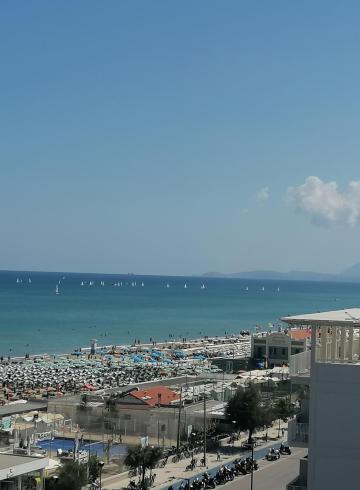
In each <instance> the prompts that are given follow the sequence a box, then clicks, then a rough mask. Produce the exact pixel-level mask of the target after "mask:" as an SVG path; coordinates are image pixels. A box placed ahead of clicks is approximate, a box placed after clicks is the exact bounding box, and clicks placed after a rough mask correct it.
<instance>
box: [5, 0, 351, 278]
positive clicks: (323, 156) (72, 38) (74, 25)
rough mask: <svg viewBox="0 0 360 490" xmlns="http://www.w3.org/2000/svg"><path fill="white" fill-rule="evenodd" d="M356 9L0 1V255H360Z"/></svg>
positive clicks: (245, 265) (179, 260) (178, 269)
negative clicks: (359, 247) (359, 246)
mask: <svg viewBox="0 0 360 490" xmlns="http://www.w3.org/2000/svg"><path fill="white" fill-rule="evenodd" d="M359 10H360V6H359V4H358V3H357V2H351V1H349V2H346V3H345V5H342V4H340V2H335V1H326V2H325V1H323V2H322V1H319V2H310V1H303V2H289V1H278V2H269V1H265V0H264V1H258V2H242V1H238V0H236V1H230V0H226V1H225V2H220V1H214V0H199V1H197V2H193V1H187V0H184V1H181V2H169V1H167V0H166V1H165V0H163V1H161V0H157V1H156V2H148V1H145V0H144V1H136V0H135V1H125V0H124V1H121V2H119V1H108V2H95V1H91V0H86V1H78V2H70V1H62V2H46V1H34V2H26V1H22V2H21V1H20V2H10V1H4V2H2V3H1V6H0V14H1V15H0V60H1V77H0V99H1V100H0V103H1V105H0V107H1V118H0V134H1V136H0V138H1V145H0V148H1V151H0V159H1V160H0V162H1V188H0V205H1V215H0V216H1V240H0V268H2V269H38V270H66V271H71V270H73V271H94V272H97V271H98V272H128V271H133V272H138V273H148V274H156V273H158V274H193V273H202V272H206V271H209V270H218V271H224V272H235V271H241V270H250V269H278V270H288V269H313V270H319V271H330V272H333V271H338V270H341V269H343V268H345V267H347V266H349V265H351V264H352V263H354V262H357V261H360V252H359V249H358V245H357V244H358V243H359V239H360V233H359V225H358V221H359V219H358V216H360V190H359V189H358V187H357V184H356V182H358V181H359V180H360V166H359V161H360V159H359V157H360V146H359V144H358V141H359V136H358V133H359V127H360V125H359V122H360V110H359V109H360V107H359V106H360V98H359V96H358V92H359V82H360V80H359V78H360V77H359V75H360V71H359V70H360V68H359V63H358V57H359V54H358V53H359V42H360V30H359V29H358V18H359V14H360V12H359ZM311 176H312V177H316V178H317V179H314V178H313V179H311V178H310V180H309V179H308V178H309V177H311ZM307 179H308V180H307ZM353 181H355V184H350V187H349V183H350V182H353ZM331 182H333V183H334V184H329V183H331ZM300 186H302V187H300ZM289 188H292V189H290V190H289Z"/></svg>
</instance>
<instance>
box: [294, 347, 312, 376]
mask: <svg viewBox="0 0 360 490" xmlns="http://www.w3.org/2000/svg"><path fill="white" fill-rule="evenodd" d="M310 356H311V351H309V350H306V351H304V352H300V353H299V354H294V355H293V356H290V376H309V375H310Z"/></svg>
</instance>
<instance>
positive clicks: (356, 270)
mask: <svg viewBox="0 0 360 490" xmlns="http://www.w3.org/2000/svg"><path fill="white" fill-rule="evenodd" d="M339 276H340V277H342V278H346V279H348V280H349V279H356V280H360V263H358V264H354V265H352V266H351V267H349V268H348V269H345V270H344V271H343V272H341V273H340V274H339Z"/></svg>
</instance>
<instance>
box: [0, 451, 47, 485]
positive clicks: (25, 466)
mask: <svg viewBox="0 0 360 490" xmlns="http://www.w3.org/2000/svg"><path fill="white" fill-rule="evenodd" d="M48 464H49V459H48V458H45V457H44V458H33V457H31V456H15V455H13V454H0V490H2V489H4V490H23V489H25V488H33V487H30V486H29V485H30V484H31V485H36V489H37V490H42V489H43V488H44V487H43V479H44V470H45V468H46V467H47V466H48Z"/></svg>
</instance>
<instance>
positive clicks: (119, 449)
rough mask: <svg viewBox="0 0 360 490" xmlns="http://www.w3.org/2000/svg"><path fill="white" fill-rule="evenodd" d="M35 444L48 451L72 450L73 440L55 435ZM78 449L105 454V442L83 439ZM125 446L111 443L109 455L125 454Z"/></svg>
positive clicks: (99, 454) (100, 454) (98, 454)
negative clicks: (53, 437)
mask: <svg viewBox="0 0 360 490" xmlns="http://www.w3.org/2000/svg"><path fill="white" fill-rule="evenodd" d="M37 445H38V446H40V447H41V448H42V449H44V450H45V451H46V452H48V453H56V451H57V450H58V449H62V450H63V451H73V450H74V440H73V439H65V438H62V437H56V438H55V439H52V440H50V439H49V440H46V441H38V442H37ZM79 449H80V450H83V451H88V452H89V453H90V454H96V455H97V456H104V455H106V451H107V443H102V442H94V441H87V440H84V441H83V442H82V443H80V444H79ZM126 452H127V451H126V446H125V445H124V444H113V445H112V446H110V457H114V456H120V455H122V454H126Z"/></svg>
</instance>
